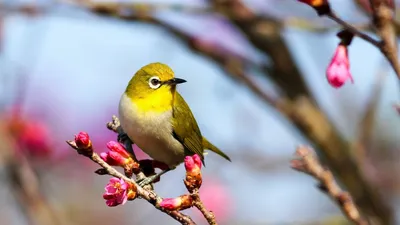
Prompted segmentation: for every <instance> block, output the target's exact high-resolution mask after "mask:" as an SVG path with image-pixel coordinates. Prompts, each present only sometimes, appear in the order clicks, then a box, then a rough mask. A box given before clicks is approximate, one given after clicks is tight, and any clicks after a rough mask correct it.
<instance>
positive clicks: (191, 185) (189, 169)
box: [184, 154, 202, 192]
mask: <svg viewBox="0 0 400 225" xmlns="http://www.w3.org/2000/svg"><path fill="white" fill-rule="evenodd" d="M184 163H185V169H186V178H185V180H184V183H185V185H186V188H187V189H188V191H189V192H192V191H193V190H194V189H196V188H200V186H201V183H202V177H201V164H202V162H201V159H200V156H199V155H197V154H195V155H193V156H186V157H185V160H184Z"/></svg>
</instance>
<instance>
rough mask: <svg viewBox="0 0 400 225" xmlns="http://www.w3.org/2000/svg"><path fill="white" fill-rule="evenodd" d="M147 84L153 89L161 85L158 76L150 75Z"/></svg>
mask: <svg viewBox="0 0 400 225" xmlns="http://www.w3.org/2000/svg"><path fill="white" fill-rule="evenodd" d="M149 86H150V87H151V88H153V89H157V88H159V87H160V86H161V80H160V78H159V77H151V78H150V79H149Z"/></svg>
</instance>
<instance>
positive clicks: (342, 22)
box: [326, 12, 381, 49]
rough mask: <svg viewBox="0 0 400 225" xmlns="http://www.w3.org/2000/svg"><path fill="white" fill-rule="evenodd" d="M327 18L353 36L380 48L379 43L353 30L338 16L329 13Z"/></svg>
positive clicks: (357, 30) (352, 27)
mask: <svg viewBox="0 0 400 225" xmlns="http://www.w3.org/2000/svg"><path fill="white" fill-rule="evenodd" d="M326 16H327V17H329V18H331V19H332V20H333V21H335V22H337V23H338V24H340V25H342V26H343V27H344V28H346V29H347V30H349V31H350V32H352V33H353V34H354V35H356V36H358V37H360V38H361V39H363V40H365V41H367V42H369V43H371V44H372V45H374V46H375V47H377V48H379V49H380V48H381V44H380V42H379V41H377V40H375V39H373V38H372V37H370V36H369V35H367V34H365V33H363V32H361V31H360V30H359V29H357V28H355V27H354V26H352V25H351V24H349V23H347V22H346V21H344V20H342V19H341V18H340V17H339V16H337V15H336V13H334V12H330V13H328V14H327V15H326Z"/></svg>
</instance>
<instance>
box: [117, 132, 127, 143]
mask: <svg viewBox="0 0 400 225" xmlns="http://www.w3.org/2000/svg"><path fill="white" fill-rule="evenodd" d="M117 140H118V142H122V143H124V142H125V141H126V140H129V137H128V135H127V134H126V133H125V132H124V133H119V134H118V138H117Z"/></svg>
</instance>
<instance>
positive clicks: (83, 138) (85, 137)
mask: <svg viewBox="0 0 400 225" xmlns="http://www.w3.org/2000/svg"><path fill="white" fill-rule="evenodd" d="M75 143H76V146H77V147H78V148H79V149H88V148H91V147H92V141H91V140H90V138H89V134H88V133H86V132H79V134H77V135H75Z"/></svg>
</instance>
